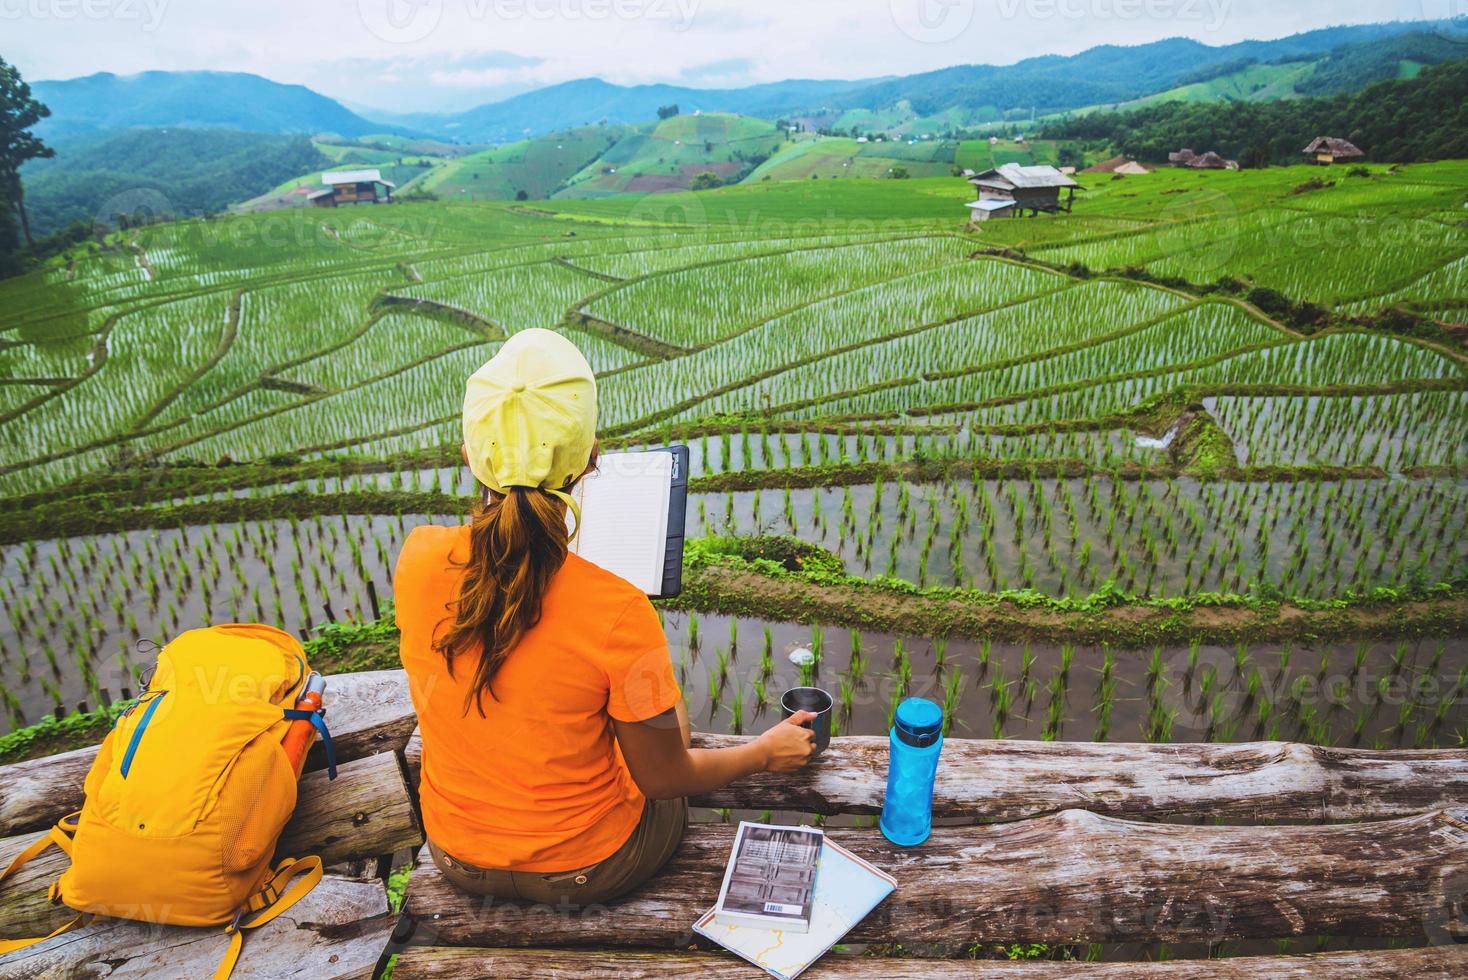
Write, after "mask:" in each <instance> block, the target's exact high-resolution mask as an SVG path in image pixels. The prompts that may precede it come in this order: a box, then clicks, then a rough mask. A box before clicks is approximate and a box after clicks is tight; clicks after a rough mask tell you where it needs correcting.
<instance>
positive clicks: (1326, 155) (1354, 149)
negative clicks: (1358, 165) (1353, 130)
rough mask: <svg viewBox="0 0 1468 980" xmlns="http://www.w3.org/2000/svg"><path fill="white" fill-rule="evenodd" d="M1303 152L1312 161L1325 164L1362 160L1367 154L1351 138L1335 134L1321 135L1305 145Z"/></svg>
mask: <svg viewBox="0 0 1468 980" xmlns="http://www.w3.org/2000/svg"><path fill="white" fill-rule="evenodd" d="M1302 152H1303V153H1304V154H1305V156H1307V157H1309V159H1310V162H1311V163H1319V164H1324V165H1325V166H1330V165H1331V164H1332V163H1340V162H1342V161H1345V160H1360V159H1362V158H1364V157H1365V156H1366V154H1365V153H1364V152H1363V151H1362V150H1361V148H1360V147H1358V146H1357V145H1356V144H1354V143H1352V142H1351V141H1350V140H1343V139H1337V138H1336V137H1334V136H1321V137H1319V138H1318V139H1316V140H1315V142H1313V143H1311V144H1310V145H1309V146H1307V147H1305V149H1304V150H1303V151H1302Z"/></svg>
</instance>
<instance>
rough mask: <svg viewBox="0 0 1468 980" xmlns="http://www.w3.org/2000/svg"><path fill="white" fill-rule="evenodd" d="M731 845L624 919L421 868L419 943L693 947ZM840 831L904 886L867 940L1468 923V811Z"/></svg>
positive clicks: (629, 909) (624, 905)
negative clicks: (1466, 904)
mask: <svg viewBox="0 0 1468 980" xmlns="http://www.w3.org/2000/svg"><path fill="white" fill-rule="evenodd" d="M733 833H734V828H733V827H729V826H719V825H695V826H693V827H690V828H689V830H688V834H687V836H686V837H685V839H684V842H683V845H682V847H680V848H679V851H678V853H677V854H676V855H675V856H674V857H673V859H672V861H670V862H669V863H668V865H667V866H666V867H665V868H664V869H663V871H662V872H660V873H659V875H658V876H657V877H656V878H655V879H653V880H652V881H651V882H649V883H648V884H647V885H645V886H643V887H642V888H641V889H639V890H638V891H636V892H634V893H633V894H632V895H630V896H628V897H627V898H625V899H623V900H620V901H618V902H615V903H612V905H611V906H609V907H593V908H587V909H583V910H575V911H572V910H565V909H551V908H545V907H541V908H535V907H524V906H521V905H518V904H514V903H507V902H493V901H492V902H485V901H482V900H476V899H473V898H470V897H468V896H466V895H464V894H461V893H460V892H458V891H457V890H455V889H454V888H453V887H452V886H450V885H449V884H448V883H447V882H445V881H444V880H443V878H442V876H441V875H440V874H439V873H438V872H437V869H436V868H434V866H433V864H432V862H431V861H428V860H427V859H426V857H425V856H424V855H420V857H419V863H418V867H417V869H416V870H415V871H414V874H413V877H412V879H411V880H410V882H409V885H408V895H407V914H408V916H409V918H410V920H411V925H412V926H413V931H412V937H411V942H412V943H413V944H415V945H428V946H496V947H497V946H531V945H534V946H643V947H647V946H657V947H668V946H677V945H681V944H686V943H687V942H689V941H690V939H691V935H690V932H689V923H690V922H691V920H692V919H693V917H694V915H695V914H696V913H697V912H698V911H699V910H701V909H706V908H707V907H708V906H710V905H711V904H712V903H713V901H714V899H715V897H716V896H717V894H718V890H719V882H720V880H721V876H722V873H723V868H724V864H725V862H726V860H727V859H728V855H729V848H730V845H731V843H732V841H733ZM828 833H830V835H831V837H832V839H833V840H836V841H838V842H840V843H841V844H843V845H845V846H846V847H848V848H850V849H851V850H852V851H854V852H856V853H857V854H859V855H861V856H863V857H865V858H866V859H868V860H870V861H871V862H872V863H873V864H875V865H876V866H877V867H880V868H884V869H886V870H887V871H889V872H890V873H892V874H893V875H894V876H895V877H896V878H897V880H898V883H899V890H898V892H897V893H896V894H894V895H893V896H892V897H890V898H888V899H887V901H886V902H884V903H883V904H882V905H881V906H879V907H878V908H877V909H876V911H875V912H873V914H872V915H870V916H868V917H867V918H866V919H865V920H864V921H863V922H862V923H861V924H860V925H858V926H857V927H856V929H855V930H854V931H853V932H852V934H851V937H850V939H851V941H852V942H856V943H865V942H879V943H880V942H896V941H900V942H906V943H918V942H935V943H951V944H960V943H973V942H981V941H983V942H1057V943H1090V942H1129V941H1162V942H1204V941H1218V940H1225V939H1239V938H1269V937H1282V936H1299V935H1319V934H1326V935H1361V936H1372V935H1374V936H1402V937H1421V936H1423V935H1426V934H1434V935H1442V934H1445V931H1446V930H1451V929H1452V928H1455V927H1456V926H1457V925H1460V924H1461V923H1459V922H1458V920H1457V919H1455V918H1454V916H1455V915H1456V916H1459V917H1461V916H1462V915H1463V914H1464V913H1463V901H1464V896H1465V894H1468V811H1460V812H1459V813H1458V814H1457V815H1454V814H1450V813H1446V812H1440V813H1431V814H1424V815H1421V816H1417V817H1409V818H1405V819H1401V820H1394V821H1383V822H1377V823H1364V824H1345V825H1337V826H1325V827H1290V826H1283V827H1224V826H1179V825H1175V824H1156V823H1136V822H1131V821H1125V820H1118V819H1115V818H1112V817H1104V816H1098V815H1096V814H1092V813H1087V812H1084V811H1079V810H1068V811H1065V812H1063V813H1060V814H1055V815H1053V816H1048V817H1040V818H1036V819H1032V820H1025V821H1020V822H1016V823H1007V824H995V825H988V826H976V827H956V828H945V829H940V830H936V831H934V833H933V836H932V838H931V839H930V840H929V841H928V842H927V843H926V844H924V845H922V846H920V847H916V848H911V849H904V848H899V847H896V846H894V845H892V844H890V843H888V842H887V841H886V840H885V839H884V838H883V837H881V836H880V834H878V833H876V832H875V831H870V830H835V829H833V830H829V831H828ZM1434 929H1436V930H1437V932H1436V933H1433V932H1432V930H1434Z"/></svg>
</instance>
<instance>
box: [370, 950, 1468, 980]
mask: <svg viewBox="0 0 1468 980" xmlns="http://www.w3.org/2000/svg"><path fill="white" fill-rule="evenodd" d="M756 975H757V971H755V970H754V968H753V967H751V966H750V965H749V964H748V963H746V962H744V961H743V960H741V959H739V958H737V957H735V956H732V955H727V954H719V953H650V952H646V951H637V950H624V951H617V950H578V951H576V952H571V953H568V952H565V951H564V950H554V949H518V950H517V949H475V948H455V947H451V946H427V947H412V948H409V949H407V950H404V951H403V953H402V954H400V955H399V956H398V961H397V966H396V967H395V968H394V970H393V980H476V978H485V980H488V978H491V977H492V978H495V980H521V978H526V980H531V978H533V980H661V978H663V977H699V978H700V980H750V978H751V977H753V976H756ZM976 976H984V977H992V978H995V980H1070V978H1072V977H1075V978H1079V980H1153V978H1156V980H1275V978H1282V980H1293V978H1298V980H1314V978H1316V977H1321V976H1336V977H1352V978H1355V980H1401V978H1403V977H1441V978H1443V980H1453V978H1459V977H1463V976H1468V946H1426V947H1420V948H1415V949H1393V950H1370V951H1363V952H1343V953H1316V954H1312V955H1306V956H1236V957H1229V958H1226V959H1213V960H1168V961H1165V962H1155V963H1064V962H1045V961H1036V962H1015V963H1010V962H1004V961H991V960H984V961H982V962H976V961H973V960H934V959H907V958H886V957H880V958H879V957H870V956H840V955H835V954H832V955H828V956H827V957H826V958H825V959H823V960H821V962H819V963H817V964H816V965H815V966H813V967H811V969H810V971H809V972H808V973H803V974H801V977H802V978H807V977H808V978H810V980H828V978H829V980H834V978H838V977H840V978H848V980H972V978H973V977H976Z"/></svg>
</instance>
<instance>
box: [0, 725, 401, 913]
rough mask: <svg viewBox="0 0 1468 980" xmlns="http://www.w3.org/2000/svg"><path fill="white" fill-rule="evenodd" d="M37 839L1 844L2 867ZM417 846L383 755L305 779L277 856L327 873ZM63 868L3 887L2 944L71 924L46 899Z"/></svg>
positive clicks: (39, 862)
mask: <svg viewBox="0 0 1468 980" xmlns="http://www.w3.org/2000/svg"><path fill="white" fill-rule="evenodd" d="M36 836H37V835H35V834H22V835H18V836H15V837H10V838H7V839H5V840H0V867H4V866H5V865H7V864H9V863H10V860H11V858H12V857H14V856H15V855H16V854H18V853H19V852H20V851H21V850H23V849H24V848H25V847H26V845H28V844H29V843H30V842H31V841H33V840H34V839H35V838H36ZM422 842H423V832H422V830H421V829H420V828H419V825H418V817H417V814H416V813H415V811H414V810H413V804H412V801H411V800H410V799H409V796H408V787H407V784H406V782H405V781H404V779H403V772H402V768H401V766H400V764H399V762H398V756H397V753H395V752H383V753H380V754H378V755H374V756H369V757H367V758H366V759H359V760H357V761H356V762H349V763H347V764H346V765H344V766H342V767H341V768H340V769H339V770H338V776H337V778H336V779H335V780H328V779H327V777H326V773H324V772H314V773H307V774H306V775H305V776H303V777H302V778H301V785H300V793H299V795H298V802H297V805H296V812H295V814H294V815H293V816H292V817H291V821H290V823H288V824H287V825H286V828H285V832H284V833H283V834H282V835H281V838H280V845H279V847H278V849H277V851H278V853H279V854H280V855H282V856H286V855H288V856H291V857H302V856H305V855H310V854H317V855H320V856H321V859H322V861H323V862H324V863H326V864H328V865H330V864H336V863H339V862H342V861H351V860H355V859H357V858H365V857H377V856H379V855H383V854H391V853H392V852H393V851H396V850H398V849H399V848H404V847H413V846H416V845H418V844H421V843H422ZM66 864H67V861H66V857H65V855H63V854H61V853H60V852H59V851H58V850H56V849H55V848H52V849H50V850H48V851H46V852H44V853H43V854H42V855H41V856H40V857H38V858H35V859H34V860H32V861H30V862H28V863H27V864H26V865H25V866H24V867H22V868H21V869H20V870H19V871H17V872H16V874H15V876H14V877H13V878H11V879H9V880H7V881H6V882H5V883H4V884H0V937H3V938H15V937H20V936H44V935H45V934H46V933H48V932H50V931H51V930H52V929H54V928H56V927H57V926H58V925H60V924H61V923H63V922H65V921H66V920H67V919H69V918H70V917H71V915H72V914H73V913H71V912H70V911H69V910H68V909H67V908H66V907H65V906H53V905H52V904H51V903H50V902H48V901H47V899H46V889H47V888H48V887H49V886H50V884H51V883H52V882H53V881H55V880H56V879H57V878H58V877H60V875H61V872H62V871H64V870H66Z"/></svg>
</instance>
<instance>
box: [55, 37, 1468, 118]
mask: <svg viewBox="0 0 1468 980" xmlns="http://www.w3.org/2000/svg"><path fill="white" fill-rule="evenodd" d="M1453 26H1454V25H1453V24H1452V23H1450V22H1446V21H1443V22H1424V21H1409V22H1394V23H1388V24H1368V25H1362V26H1353V27H1332V28H1325V29H1323V30H1317V31H1310V32H1307V33H1304V34H1296V35H1293V36H1291V37H1286V38H1281V39H1278V40H1273V41H1243V42H1240V43H1237V44H1229V45H1223V46H1219V47H1211V46H1209V45H1206V44H1202V43H1200V42H1198V41H1193V40H1189V39H1186V38H1170V39H1167V40H1163V41H1156V42H1153V43H1151V44H1144V45H1139V46H1136V47H1118V46H1116V45H1105V46H1102V47H1096V48H1091V49H1090V50H1087V51H1083V52H1081V53H1080V54H1077V55H1072V56H1069V57H1063V56H1060V55H1046V56H1044V57H1039V58H1029V59H1026V60H1024V61H1021V62H1018V63H1016V64H1013V65H1005V66H996V65H958V66H955V67H952V68H942V69H939V70H937V71H931V72H924V73H921V74H917V75H908V76H903V77H895V78H875V79H865V80H858V81H820V80H791V81H783V82H774V83H770V84H765V85H752V86H748V87H746V88H737V89H697V88H687V87H681V86H676V85H635V86H624V85H614V84H612V83H611V82H606V81H603V80H601V79H599V78H583V79H579V80H576V81H570V82H564V83H562V84H559V85H552V86H549V87H548V88H543V89H537V90H536V91H533V92H526V93H524V94H523V95H517V96H515V97H514V98H510V99H505V100H504V101H501V102H494V103H490V104H487V105H482V106H478V107H476V108H474V109H470V110H468V111H466V112H459V113H446V114H432V113H415V114H389V113H381V112H373V111H369V110H363V111H362V113H358V112H353V111H352V110H350V109H348V108H347V107H345V106H343V105H342V104H341V103H339V102H337V101H335V100H334V99H330V98H327V97H326V96H324V95H321V94H319V93H317V92H313V91H312V90H310V89H308V88H305V87H304V86H300V85H282V84H280V83H278V82H272V81H270V80H268V79H265V78H261V77H259V76H258V75H249V74H242V73H232V72H193V71H191V72H161V71H152V72H144V73H142V74H140V75H128V76H118V75H113V74H109V73H106V72H103V73H99V74H96V75H89V76H87V77H85V78H74V79H71V80H68V81H40V82H34V83H32V88H33V90H34V91H35V93H36V95H37V96H38V97H39V98H40V99H41V100H42V101H43V102H45V103H47V104H48V105H49V106H50V107H51V110H52V116H51V118H50V119H48V120H46V121H45V122H44V123H43V124H42V125H41V126H40V127H39V131H40V133H41V135H42V136H44V137H52V138H55V137H79V136H82V135H84V134H87V133H96V132H100V131H104V130H115V129H129V128H136V127H150V128H167V127H196V128H199V127H216V128H230V129H242V130H248V131H252V132H259V133H275V134H286V133H336V134H338V135H341V136H347V137H351V136H361V135H365V134H368V133H381V132H393V133H401V134H404V135H432V136H436V137H440V138H444V139H451V140H455V141H458V142H464V143H504V142H510V141H513V140H518V139H521V138H523V137H524V136H525V135H527V133H528V134H529V135H540V134H543V133H548V132H552V131H555V130H560V129H566V128H570V127H575V126H582V125H589V124H595V123H599V122H602V121H606V122H609V123H636V122H646V121H649V120H652V119H655V118H656V115H657V110H658V108H659V107H661V106H664V105H670V104H673V103H676V104H677V105H678V106H679V108H680V109H682V110H683V111H684V112H692V111H694V110H703V111H705V112H740V113H744V114H746V115H756V116H762V117H765V118H771V119H773V118H777V117H779V116H792V115H802V116H808V115H816V116H818V115H821V114H829V115H830V116H832V117H834V115H835V114H838V113H840V112H842V111H845V110H849V109H869V110H873V111H880V110H884V109H889V108H892V107H894V106H896V105H898V104H899V103H906V104H908V105H909V106H910V107H911V108H912V110H914V111H915V112H916V113H917V114H918V115H921V116H930V115H939V114H941V113H944V112H947V111H949V110H954V109H957V110H962V114H963V115H964V116H965V117H966V118H969V119H983V118H1004V117H1005V115H1006V114H1010V113H1023V114H1025V115H1026V116H1028V115H1029V114H1030V113H1031V112H1038V113H1041V114H1043V113H1047V112H1058V111H1064V110H1067V109H1077V108H1081V107H1084V106H1093V105H1104V104H1109V103H1115V102H1125V101H1129V100H1131V99H1138V98H1141V97H1143V96H1147V95H1153V94H1155V93H1157V92H1160V91H1165V90H1167V89H1170V88H1173V87H1175V86H1177V85H1180V84H1184V83H1186V82H1189V81H1192V80H1195V79H1197V78H1199V77H1206V76H1207V75H1208V74H1209V72H1210V71H1222V70H1226V69H1228V68H1230V67H1231V66H1239V65H1243V64H1248V63H1253V62H1279V61H1290V60H1308V59H1315V58H1322V57H1325V56H1326V55H1327V54H1329V53H1330V52H1332V51H1337V50H1344V49H1349V48H1352V47H1354V48H1357V49H1360V48H1364V47H1370V46H1374V45H1379V44H1381V43H1383V42H1387V41H1390V42H1391V44H1392V46H1393V48H1394V54H1396V55H1399V56H1400V57H1402V58H1407V59H1410V58H1412V57H1413V54H1414V51H1416V50H1418V49H1420V50H1421V52H1422V57H1421V60H1422V61H1424V62H1426V63H1434V62H1436V61H1441V60H1443V57H1444V56H1443V54H1442V49H1444V48H1451V47H1453V45H1451V44H1448V43H1446V42H1444V40H1443V37H1442V35H1443V34H1445V33H1451V32H1452V30H1453ZM1459 26H1461V25H1459ZM1464 50H1465V52H1468V47H1465V48H1464ZM1360 63H1362V60H1361V59H1360V58H1357V59H1356V61H1348V62H1344V63H1343V64H1342V65H1339V66H1337V68H1338V69H1339V70H1337V71H1335V72H1334V73H1333V75H1332V76H1331V77H1332V78H1333V79H1334V82H1333V84H1335V85H1336V86H1337V87H1338V88H1339V87H1341V86H1351V85H1352V84H1353V83H1354V87H1355V88H1360V87H1362V86H1364V85H1366V84H1368V83H1369V82H1372V81H1375V80H1377V79H1376V78H1373V77H1369V74H1367V73H1360V72H1358V71H1357V70H1356V68H1355V67H1354V66H1355V65H1357V64H1360ZM1383 66H1384V70H1385V69H1389V68H1390V66H1389V65H1385V63H1384V62H1383ZM373 119H375V120H376V121H373Z"/></svg>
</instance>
